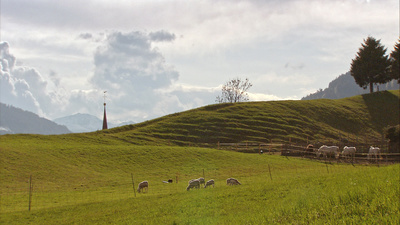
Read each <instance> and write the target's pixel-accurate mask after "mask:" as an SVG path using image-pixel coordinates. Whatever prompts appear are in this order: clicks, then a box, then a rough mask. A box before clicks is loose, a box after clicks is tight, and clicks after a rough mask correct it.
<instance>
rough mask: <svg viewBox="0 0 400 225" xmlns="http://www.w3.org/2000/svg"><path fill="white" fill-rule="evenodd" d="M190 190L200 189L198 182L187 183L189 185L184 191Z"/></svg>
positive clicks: (196, 180)
mask: <svg viewBox="0 0 400 225" xmlns="http://www.w3.org/2000/svg"><path fill="white" fill-rule="evenodd" d="M192 188H200V181H199V180H198V179H195V180H190V181H189V185H188V186H187V188H186V190H187V191H189V190H190V189H192Z"/></svg>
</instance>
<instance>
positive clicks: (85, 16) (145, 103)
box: [0, 0, 399, 123]
mask: <svg viewBox="0 0 400 225" xmlns="http://www.w3.org/2000/svg"><path fill="white" fill-rule="evenodd" d="M0 4H1V9H0V10H1V16H0V26H1V27H0V28H1V29H0V53H1V54H0V55H1V64H0V65H1V71H0V78H1V79H0V82H1V93H0V102H2V103H6V104H10V105H13V106H16V107H19V108H22V109H24V110H28V111H31V112H34V113H37V114H39V115H40V116H42V117H45V118H48V119H56V118H59V117H64V116H68V115H72V114H76V113H88V114H91V115H95V116H97V117H99V118H102V115H103V102H104V91H107V92H106V98H105V100H106V102H107V118H108V121H111V122H113V123H119V122H125V121H133V122H142V121H146V120H149V119H153V118H157V117H160V116H164V115H167V114H171V113H175V112H181V111H185V110H189V109H193V108H197V107H201V106H205V105H209V104H215V103H216V101H215V100H216V97H217V96H219V95H221V87H222V85H223V84H225V83H226V82H227V81H229V80H231V79H234V78H241V79H242V80H244V79H245V78H248V79H249V81H250V82H251V83H252V84H253V86H252V87H251V88H250V89H249V91H248V94H249V100H250V101H271V100H298V99H301V98H302V97H304V96H306V95H308V94H310V93H313V92H315V91H317V90H318V89H320V88H322V89H323V88H326V87H327V86H328V84H329V82H330V81H332V80H333V79H335V78H336V77H338V76H339V75H341V74H344V73H346V72H348V71H349V70H350V63H351V60H352V59H353V58H355V55H356V53H357V51H358V49H359V48H360V47H361V43H363V41H364V39H366V38H367V37H368V36H372V37H374V38H376V39H379V40H381V44H382V45H384V46H385V47H386V48H387V54H390V52H391V51H392V50H393V46H394V45H395V43H396V42H397V41H398V39H399V1H398V0H248V1H242V0H229V1H228V0H199V1H187V0H112V1H111V0H85V1H81V0H68V1H54V0H0Z"/></svg>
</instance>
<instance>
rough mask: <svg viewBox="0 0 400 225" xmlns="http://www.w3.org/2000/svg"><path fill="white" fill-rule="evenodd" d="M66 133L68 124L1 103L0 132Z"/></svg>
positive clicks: (68, 131)
mask: <svg viewBox="0 0 400 225" xmlns="http://www.w3.org/2000/svg"><path fill="white" fill-rule="evenodd" d="M21 133H22V134H66V133H71V131H70V130H68V128H67V127H66V126H62V125H58V124H56V123H55V122H53V121H51V120H48V119H45V118H42V117H39V116H38V115H36V114H35V113H32V112H29V111H25V110H22V109H20V108H16V107H14V106H10V105H6V104H3V103H0V134H21Z"/></svg>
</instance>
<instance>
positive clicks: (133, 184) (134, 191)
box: [131, 173, 136, 197]
mask: <svg viewBox="0 0 400 225" xmlns="http://www.w3.org/2000/svg"><path fill="white" fill-rule="evenodd" d="M131 178H132V187H133V193H135V197H136V189H135V182H133V173H131Z"/></svg>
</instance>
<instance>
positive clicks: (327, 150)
mask: <svg viewBox="0 0 400 225" xmlns="http://www.w3.org/2000/svg"><path fill="white" fill-rule="evenodd" d="M307 147H308V146H307ZM356 151H357V149H356V147H347V146H344V147H343V151H342V152H340V150H339V147H338V146H326V145H322V146H321V147H320V148H319V149H318V150H316V155H317V157H320V155H321V154H322V155H323V156H324V157H325V158H326V157H327V156H328V155H332V156H335V158H337V159H338V158H339V156H340V154H342V156H343V157H345V158H347V157H349V156H351V157H353V158H354V156H355V154H356ZM379 154H380V148H378V147H373V146H371V147H370V148H369V151H368V160H369V159H371V158H372V157H374V158H375V159H378V157H379Z"/></svg>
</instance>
